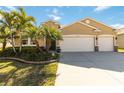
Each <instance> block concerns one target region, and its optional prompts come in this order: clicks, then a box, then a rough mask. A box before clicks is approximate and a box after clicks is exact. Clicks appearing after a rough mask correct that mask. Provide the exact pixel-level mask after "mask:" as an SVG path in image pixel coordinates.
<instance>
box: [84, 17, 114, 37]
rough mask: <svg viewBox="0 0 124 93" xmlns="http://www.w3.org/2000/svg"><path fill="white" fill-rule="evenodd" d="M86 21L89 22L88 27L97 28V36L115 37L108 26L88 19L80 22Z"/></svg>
mask: <svg viewBox="0 0 124 93" xmlns="http://www.w3.org/2000/svg"><path fill="white" fill-rule="evenodd" d="M86 20H90V21H89V23H88V24H89V25H91V26H93V27H96V28H99V29H100V30H101V31H100V32H99V34H107V35H115V34H116V33H115V32H114V31H113V29H112V28H111V27H108V26H106V25H104V24H102V23H101V22H96V21H94V20H92V19H89V18H87V19H85V20H82V22H85V23H86Z"/></svg>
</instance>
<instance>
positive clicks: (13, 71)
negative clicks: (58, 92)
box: [0, 61, 57, 86]
mask: <svg viewBox="0 0 124 93" xmlns="http://www.w3.org/2000/svg"><path fill="white" fill-rule="evenodd" d="M56 71H57V62H56V63H51V64H47V65H33V64H25V63H20V62H8V61H7V62H4V61H0V86H53V85H54V83H55V78H56Z"/></svg>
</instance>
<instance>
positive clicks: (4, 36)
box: [0, 25, 10, 51]
mask: <svg viewBox="0 0 124 93" xmlns="http://www.w3.org/2000/svg"><path fill="white" fill-rule="evenodd" d="M9 37H10V32H9V29H8V28H7V27H5V26H3V25H0V42H1V43H2V51H4V50H5V48H6V44H7V40H8V39H9Z"/></svg>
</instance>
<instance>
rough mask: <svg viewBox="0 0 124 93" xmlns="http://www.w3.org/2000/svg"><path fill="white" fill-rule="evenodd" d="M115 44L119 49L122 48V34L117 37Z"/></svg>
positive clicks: (123, 42)
mask: <svg viewBox="0 0 124 93" xmlns="http://www.w3.org/2000/svg"><path fill="white" fill-rule="evenodd" d="M117 37H118V39H117V43H118V47H119V48H124V34H120V35H118V36H117Z"/></svg>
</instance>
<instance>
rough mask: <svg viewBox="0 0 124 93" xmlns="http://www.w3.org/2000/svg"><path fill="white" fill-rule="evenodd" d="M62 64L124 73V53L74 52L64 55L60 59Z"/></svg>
mask: <svg viewBox="0 0 124 93" xmlns="http://www.w3.org/2000/svg"><path fill="white" fill-rule="evenodd" d="M60 62H61V63H62V64H67V65H72V66H77V67H84V68H89V69H90V68H97V69H104V70H111V71H116V72H123V71H124V53H117V52H74V53H69V52H68V53H62V57H61V59H60Z"/></svg>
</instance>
